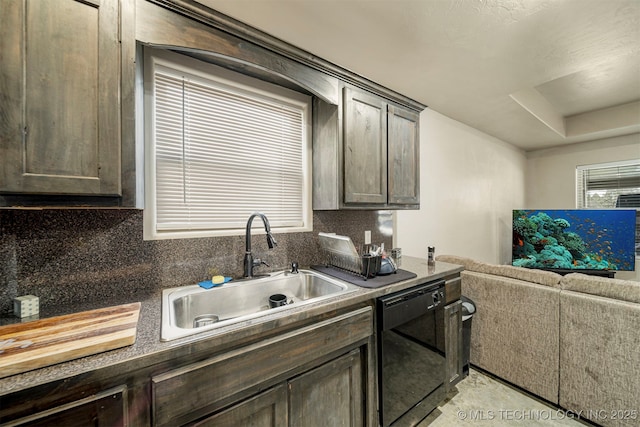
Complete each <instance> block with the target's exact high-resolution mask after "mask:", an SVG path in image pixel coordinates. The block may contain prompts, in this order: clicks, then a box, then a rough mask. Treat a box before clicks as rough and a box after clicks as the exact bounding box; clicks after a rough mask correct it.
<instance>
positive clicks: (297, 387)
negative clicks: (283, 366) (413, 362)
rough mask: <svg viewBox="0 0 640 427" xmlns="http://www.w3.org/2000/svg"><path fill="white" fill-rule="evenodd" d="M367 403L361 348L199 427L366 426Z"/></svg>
mask: <svg viewBox="0 0 640 427" xmlns="http://www.w3.org/2000/svg"><path fill="white" fill-rule="evenodd" d="M364 402H365V400H364V395H363V392H362V362H361V353H360V350H359V349H356V350H353V351H351V352H350V353H348V354H345V355H344V356H341V357H338V358H337V359H335V360H332V361H330V362H327V363H325V364H323V365H321V366H319V367H317V368H315V369H312V370H311V371H309V372H306V373H304V374H302V375H300V376H298V377H295V378H292V379H291V380H289V381H287V382H284V383H281V384H279V385H277V386H275V387H273V388H271V389H269V390H267V391H264V392H262V393H260V394H258V395H256V396H253V397H250V398H248V399H246V400H243V401H242V402H240V403H238V404H236V405H234V406H232V407H231V408H229V409H226V410H223V411H221V412H218V413H217V414H214V415H212V416H210V417H207V418H205V419H204V420H201V421H199V422H197V423H195V424H193V426H194V427H236V426H252V427H283V426H305V427H314V426H332V427H341V426H344V427H352V426H362V425H364V424H363V423H364V421H363V415H364Z"/></svg>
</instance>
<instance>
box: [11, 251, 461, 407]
mask: <svg viewBox="0 0 640 427" xmlns="http://www.w3.org/2000/svg"><path fill="white" fill-rule="evenodd" d="M400 268H402V269H403V270H407V271H411V272H413V273H415V274H417V277H415V278H413V279H409V280H405V281H402V282H398V283H395V284H391V285H388V286H384V287H380V288H373V289H372V288H358V290H357V291H355V292H351V293H348V294H343V295H338V296H336V297H334V298H329V299H326V300H323V301H320V302H318V303H315V304H308V305H305V306H301V307H298V308H295V307H292V308H291V309H290V310H284V311H281V312H279V313H277V314H273V315H265V316H261V317H259V318H257V319H250V320H247V321H244V322H239V323H236V324H234V325H230V326H227V327H222V328H217V329H214V330H210V331H205V332H202V333H199V334H195V335H192V336H190V337H185V338H180V339H176V340H173V341H168V342H163V341H160V327H161V297H162V290H158V291H157V293H156V294H154V295H149V296H146V297H145V299H143V300H142V301H140V302H141V303H142V304H141V311H140V318H139V320H138V326H137V335H136V342H135V343H134V344H133V345H130V346H127V347H123V348H120V349H116V350H111V351H107V352H103V353H99V354H95V355H92V356H87V357H83V358H80V359H75V360H71V361H68V362H64V363H59V364H56V365H52V366H48V367H44V368H41V369H36V370H32V371H28V372H24V373H21V374H18V375H13V376H9V377H6V378H1V379H0V395H4V394H9V393H12V392H15V391H19V390H24V389H27V388H30V387H34V386H38V385H42V384H45V383H48V382H51V381H57V380H63V379H65V378H70V377H73V376H76V375H79V374H83V373H87V372H91V371H95V370H98V369H117V367H118V366H124V364H126V366H127V369H135V367H136V366H139V367H143V366H149V365H152V364H154V363H159V362H162V361H166V360H170V359H172V358H175V357H179V356H183V355H187V354H190V353H192V352H194V351H198V350H201V349H204V348H209V349H210V348H212V347H214V346H216V345H223V344H228V343H230V342H233V341H236V340H238V339H241V338H246V337H249V336H252V335H256V334H260V333H264V332H265V330H268V329H269V328H270V329H273V328H277V327H282V326H285V325H288V324H291V323H295V322H298V321H300V320H303V319H306V318H310V317H313V316H318V315H320V314H322V313H326V312H329V311H332V310H337V309H341V308H346V307H349V306H352V305H355V304H358V303H363V302H366V301H369V300H372V299H373V298H377V297H379V296H382V295H385V294H388V293H391V292H395V291H399V290H402V289H406V288H409V287H411V286H413V285H416V284H418V283H424V282H425V281H431V280H437V279H440V278H442V277H445V276H448V275H451V274H454V273H457V272H460V271H462V269H463V268H462V267H461V266H459V265H455V264H448V263H445V262H440V261H438V262H436V264H435V266H429V265H427V261H426V259H421V258H414V257H408V256H404V257H403V258H402V259H401V265H400ZM129 302H135V301H129ZM109 305H114V304H108V303H105V304H104V305H103V306H104V307H107V306H109Z"/></svg>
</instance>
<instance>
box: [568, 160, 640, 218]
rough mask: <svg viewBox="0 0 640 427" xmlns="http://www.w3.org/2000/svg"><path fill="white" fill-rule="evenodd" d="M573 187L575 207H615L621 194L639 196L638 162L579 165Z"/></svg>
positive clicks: (639, 172) (639, 168)
mask: <svg viewBox="0 0 640 427" xmlns="http://www.w3.org/2000/svg"><path fill="white" fill-rule="evenodd" d="M576 187H577V188H576V194H577V206H578V208H613V207H616V203H617V202H618V198H619V196H620V195H628V194H640V160H635V161H629V162H617V163H605V164H598V165H588V166H579V167H578V168H577V169H576ZM638 207H639V208H640V206H638Z"/></svg>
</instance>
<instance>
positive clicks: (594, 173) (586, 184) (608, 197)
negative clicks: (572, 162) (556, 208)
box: [576, 159, 640, 256]
mask: <svg viewBox="0 0 640 427" xmlns="http://www.w3.org/2000/svg"><path fill="white" fill-rule="evenodd" d="M576 195H577V202H576V204H577V207H578V208H635V209H636V256H640V159H638V160H629V161H623V162H613V163H600V164H594V165H586V166H578V167H577V168H576Z"/></svg>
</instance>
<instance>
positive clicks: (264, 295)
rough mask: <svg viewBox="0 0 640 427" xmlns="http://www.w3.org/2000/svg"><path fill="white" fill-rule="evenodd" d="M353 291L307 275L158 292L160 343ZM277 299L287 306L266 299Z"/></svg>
mask: <svg viewBox="0 0 640 427" xmlns="http://www.w3.org/2000/svg"><path fill="white" fill-rule="evenodd" d="M356 289H358V288H357V286H355V285H351V284H349V283H346V282H343V281H340V280H336V279H333V278H331V277H329V276H325V275H323V274H321V273H318V272H315V271H311V270H299V272H298V273H290V272H288V271H284V272H278V273H272V274H271V275H269V276H268V277H261V278H253V279H243V280H238V281H231V282H228V283H225V284H223V285H220V286H217V287H214V288H212V289H203V288H201V287H200V286H198V285H192V286H183V287H179V288H172V289H165V290H164V291H163V293H162V333H161V339H162V341H170V340H174V339H177V338H182V337H186V336H189V335H193V334H197V333H200V332H204V331H208V330H212V329H216V328H220V327H223V326H228V325H232V324H234V323H238V322H242V321H245V320H249V319H254V318H258V317H261V316H265V315H267V314H272V313H276V312H281V311H286V310H290V309H292V308H295V307H299V306H301V305H305V304H311V303H313V302H317V301H321V300H324V299H327V298H331V297H334V296H337V295H340V294H345V293H349V292H353V291H355V290H356ZM276 294H281V295H284V296H285V297H286V305H282V306H279V307H275V308H271V306H270V304H269V298H270V297H271V296H272V295H276Z"/></svg>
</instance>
